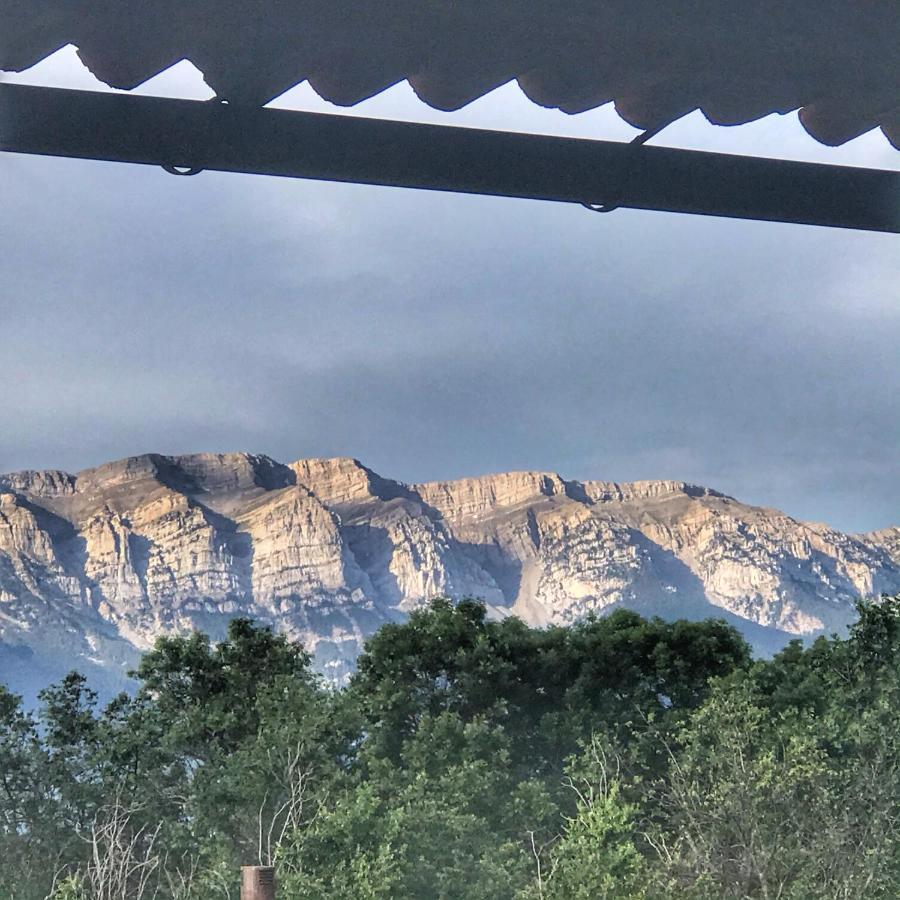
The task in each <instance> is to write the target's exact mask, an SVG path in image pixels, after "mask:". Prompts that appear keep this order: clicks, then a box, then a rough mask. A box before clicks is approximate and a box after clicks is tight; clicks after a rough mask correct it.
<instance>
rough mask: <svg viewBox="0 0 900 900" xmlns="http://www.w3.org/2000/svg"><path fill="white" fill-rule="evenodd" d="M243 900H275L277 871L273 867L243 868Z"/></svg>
mask: <svg viewBox="0 0 900 900" xmlns="http://www.w3.org/2000/svg"><path fill="white" fill-rule="evenodd" d="M241 900H275V869H274V868H273V867H272V866H243V867H242V868H241Z"/></svg>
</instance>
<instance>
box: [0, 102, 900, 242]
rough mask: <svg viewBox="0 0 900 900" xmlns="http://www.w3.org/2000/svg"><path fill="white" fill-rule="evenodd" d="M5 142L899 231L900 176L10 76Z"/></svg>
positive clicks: (65, 151)
mask: <svg viewBox="0 0 900 900" xmlns="http://www.w3.org/2000/svg"><path fill="white" fill-rule="evenodd" d="M0 150H6V151H11V152H18V153H36V154H44V155H49V156H66V157H77V158H81V159H99V160H110V161H115V162H128V163H142V164H147V165H157V166H158V165H168V166H185V167H189V168H202V169H212V170H218V171H223V172H246V173H256V174H260V175H282V176H291V177H298V178H315V179H324V180H329V181H346V182H357V183H362V184H379V185H393V186H397V187H406V188H424V189H428V190H440V191H459V192H464V193H472V194H492V195H497V196H504V197H523V198H531V199H535V200H556V201H565V202H589V203H599V204H607V205H610V204H611V205H618V206H625V207H632V208H634V209H654V210H665V211H670V212H681V213H696V214H700V215H711V216H728V217H733V218H742V219H762V220H768V221H775V222H795V223H803V224H809V225H827V226H835V227H842V228H859V229H866V230H871V231H888V232H895V233H896V232H900V173H897V172H890V171H881V170H874V169H861V168H851V167H846V166H830V165H818V164H813V163H800V162H787V161H784V160H773V159H761V158H756V157H744V156H731V155H725V154H720V153H701V152H697V151H692V150H674V149H669V148H665V147H648V146H641V145H632V144H621V143H612V142H607V141H590V140H578V139H573V138H558V137H546V136H542V135H532V134H515V133H510V132H499V131H481V130H477V129H471V128H458V127H449V126H439V125H418V124H410V123H406V122H390V121H383V120H378V119H363V118H354V117H350V116H332V115H322V114H318V113H305V112H288V111H284V110H272V109H252V108H244V107H237V106H229V105H226V104H221V103H202V102H198V101H192V100H167V99H162V98H157V97H138V96H131V95H125V94H105V93H97V92H90V91H69V90H59V89H55V88H37V87H26V86H23V85H12V84H0Z"/></svg>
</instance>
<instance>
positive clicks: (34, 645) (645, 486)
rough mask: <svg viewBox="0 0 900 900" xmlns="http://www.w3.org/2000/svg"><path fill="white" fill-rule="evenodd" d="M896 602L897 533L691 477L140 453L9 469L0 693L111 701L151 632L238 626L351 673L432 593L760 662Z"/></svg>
mask: <svg viewBox="0 0 900 900" xmlns="http://www.w3.org/2000/svg"><path fill="white" fill-rule="evenodd" d="M896 592H900V528H889V529H886V530H883V531H879V532H871V533H867V534H846V533H842V532H840V531H836V530H835V529H833V528H829V527H828V526H826V525H821V524H814V523H809V522H803V521H798V520H797V519H793V518H791V517H790V516H788V515H785V514H784V513H781V512H778V511H777V510H774V509H768V508H761V507H757V506H751V505H747V504H744V503H741V502H739V501H738V500H735V499H733V498H731V497H728V496H726V495H724V494H721V493H718V492H717V491H714V490H711V489H709V488H704V487H697V486H694V485H690V484H685V483H682V482H677V481H640V482H633V483H627V484H617V483H613V482H605V481H585V482H579V481H567V480H565V479H563V478H561V477H560V476H559V475H556V474H552V473H547V472H511V473H506V474H500V475H488V476H484V477H479V478H466V479H462V480H458V481H447V482H429V483H425V484H404V483H402V482H399V481H393V480H391V479H389V478H384V477H382V476H380V475H378V474H376V473H375V472H373V471H372V470H371V469H369V468H367V467H366V466H364V465H363V464H362V463H360V462H358V461H357V460H354V459H347V458H339V459H304V460H299V461H298V462H294V463H291V464H288V465H285V464H282V463H279V462H276V461H275V460H273V459H270V458H269V457H266V456H261V455H253V454H246V453H232V454H199V455H192V456H177V457H175V456H162V455H157V454H148V455H145V456H139V457H133V458H130V459H126V460H122V461H119V462H113V463H109V464H107V465H103V466H100V467H98V468H94V469H89V470H87V471H83V472H80V473H78V474H77V475H71V474H68V473H66V472H61V471H27V472H17V473H13V474H8V475H0V681H3V682H5V683H6V684H7V685H8V686H10V687H11V688H12V689H13V690H15V691H17V692H19V693H23V694H24V695H25V696H26V697H28V698H33V697H34V694H35V692H36V691H37V690H38V689H39V688H40V687H42V686H44V685H46V684H47V683H49V682H50V681H52V680H54V679H56V678H59V677H60V676H61V675H63V674H65V672H67V671H69V670H71V669H79V670H81V671H83V672H85V674H87V675H88V677H89V679H90V681H91V683H92V684H93V685H94V686H95V687H96V688H97V689H98V690H99V691H100V692H101V693H102V694H108V693H110V692H112V691H114V690H117V689H119V688H121V687H122V686H123V685H124V684H125V683H126V673H127V671H128V669H129V668H131V667H132V666H133V665H134V664H135V662H136V660H137V658H138V656H139V654H140V652H141V651H142V650H145V649H146V648H148V647H149V646H151V645H152V643H153V641H154V640H155V638H156V637H157V636H158V635H161V634H169V633H175V632H182V631H185V630H188V629H193V628H199V629H202V630H203V631H206V632H207V633H209V634H210V635H211V636H212V637H213V638H217V637H220V636H221V635H222V634H223V633H224V631H225V628H226V627H227V622H228V621H229V620H230V619H231V618H233V617H235V616H248V617H251V618H253V619H255V620H257V621H259V622H262V623H266V624H270V625H272V626H274V627H275V628H277V629H278V630H280V631H283V632H285V633H286V634H288V635H289V636H290V637H291V638H292V639H296V640H299V641H302V642H303V643H304V644H305V645H306V646H307V647H308V648H309V649H310V650H311V651H313V652H314V653H315V657H316V662H317V665H318V666H319V668H320V669H321V670H322V671H323V672H324V673H325V674H326V675H328V676H329V677H330V678H333V679H334V680H335V681H338V682H340V681H341V680H342V679H344V678H346V676H347V674H348V673H349V672H350V671H352V667H353V662H354V659H355V657H356V655H357V654H358V652H359V650H360V648H361V645H362V642H363V641H364V639H365V638H366V637H367V636H368V635H369V634H371V633H372V632H373V631H374V630H376V629H377V628H378V627H379V626H380V625H381V624H383V623H385V622H390V621H398V620H402V619H403V618H404V617H405V616H406V615H407V614H408V613H409V612H410V611H411V610H413V609H416V608H417V607H420V606H422V605H423V604H425V603H426V602H427V601H428V600H429V599H430V598H433V597H435V596H439V595H443V596H449V597H451V598H461V597H465V596H471V597H478V598H481V599H482V600H483V601H484V602H485V604H486V605H487V606H488V608H489V610H490V612H491V614H492V615H495V616H507V615H516V616H519V617H521V618H522V619H524V620H525V621H527V622H529V623H530V624H533V625H538V626H544V625H548V624H565V623H571V622H574V621H577V620H578V619H579V618H581V617H583V616H585V615H587V614H589V613H598V614H602V613H605V612H607V611H609V610H611V609H613V608H616V607H619V606H626V607H629V608H632V609H635V610H637V611H638V612H641V613H643V614H647V615H661V616H663V617H665V618H691V619H697V618H706V617H709V616H715V617H718V618H724V619H726V620H728V621H729V622H731V623H733V624H734V625H736V626H737V627H738V628H739V629H740V630H741V631H742V632H743V633H744V635H745V636H746V637H747V638H748V640H749V641H750V642H751V644H753V645H754V647H755V648H756V649H757V651H758V652H761V653H769V652H772V651H774V650H775V649H777V648H778V647H780V646H782V645H783V644H784V643H786V642H787V641H788V640H790V639H792V638H795V637H800V638H810V637H812V636H815V635H817V634H820V633H830V632H832V631H840V630H841V629H843V628H845V627H846V626H847V624H848V623H849V622H850V621H851V620H852V618H853V615H854V601H855V600H856V599H857V598H859V597H864V596H870V595H878V594H881V593H896Z"/></svg>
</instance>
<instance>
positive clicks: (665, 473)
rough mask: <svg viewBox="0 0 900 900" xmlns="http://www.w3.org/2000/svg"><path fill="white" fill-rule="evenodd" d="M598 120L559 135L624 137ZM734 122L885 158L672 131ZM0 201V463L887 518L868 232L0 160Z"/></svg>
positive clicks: (893, 510)
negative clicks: (622, 492) (513, 474)
mask: <svg viewBox="0 0 900 900" xmlns="http://www.w3.org/2000/svg"><path fill="white" fill-rule="evenodd" d="M306 99H307V100H308V99H309V98H308V97H306ZM285 102H287V100H286V101H285ZM410 104H411V101H409V100H408V98H406V97H405V95H404V94H402V92H401V93H399V94H394V95H392V96H386V97H383V98H376V100H375V101H372V105H371V106H370V107H369V108H368V109H367V111H368V113H369V114H372V115H376V114H382V115H397V116H399V115H402V114H407V115H410V116H412V115H415V114H417V113H418V111H419V108H418V107H413V106H411V105H410ZM490 113H496V115H497V116H499V117H500V121H501V124H508V123H509V124H515V123H518V127H520V128H522V129H523V130H528V129H530V128H534V129H535V130H537V129H539V128H546V127H550V125H553V124H555V123H558V122H560V121H561V120H559V119H549V118H547V117H545V115H544V113H543V112H541V111H533V110H532V109H531V108H530V107H529V106H528V105H527V104H526V103H525V102H524V101H523V100H517V99H516V98H515V97H514V96H513V95H512V94H510V93H509V91H508V90H507V89H504V90H503V92H498V96H496V97H491V98H486V100H485V102H484V103H483V104H482V105H481V106H480V107H479V108H478V109H475V110H474V111H472V112H471V113H467V115H468V116H469V119H468V120H466V119H464V121H467V122H469V123H479V124H487V122H485V121H481V122H479V121H478V120H479V117H481V118H482V119H491V115H490ZM607 116H608V112H603V113H602V114H598V117H597V118H596V119H591V118H590V117H584V118H582V119H578V120H569V123H570V126H569V127H571V128H572V129H576V130H579V133H584V132H588V131H590V129H591V128H592V127H594V126H598V127H599V125H602V127H604V128H607V129H612V128H614V127H615V128H619V129H620V130H621V129H623V128H624V126H622V125H621V123H619V124H618V125H615V124H614V123H613V124H611V123H610V121H609V119H608V118H604V117H607ZM423 117H430V118H433V119H440V116H439V115H438V114H431V113H429V114H428V116H423ZM495 118H496V116H495ZM548 123H550V124H549V125H548ZM598 123H599V125H598ZM741 133H743V134H745V135H746V136H747V137H746V143H747V144H748V146H747V147H746V151H747V152H760V153H761V152H766V149H767V148H768V149H769V152H770V153H772V154H773V155H774V154H776V153H777V152H778V151H780V150H783V149H785V148H787V150H789V151H791V152H796V151H797V149H798V148H808V149H809V152H810V155H811V156H814V157H815V158H829V159H836V160H837V159H842V160H843V161H848V162H855V163H866V162H867V161H868V164H870V165H887V164H889V163H892V162H893V160H894V157H893V156H891V155H890V154H891V153H892V152H893V151H889V150H886V149H885V147H884V146H882V143H883V142H882V143H878V142H877V141H876V139H875V138H874V137H873V136H868V137H866V138H863V139H860V141H858V142H854V145H851V146H850V147H848V148H846V149H845V150H844V151H841V152H842V153H843V157H840V156H837V157H836V156H834V155H829V154H830V151H826V150H825V149H824V148H818V147H815V148H813V147H811V146H810V142H809V141H808V139H806V138H805V137H803V136H802V135H801V134H800V132H799V126H797V125H796V123H793V125H792V124H791V123H790V122H789V121H776V122H770V123H761V124H757V125H755V126H747V130H746V131H742V130H741V129H736V130H734V131H732V132H728V131H727V130H716V129H713V128H712V127H711V126H707V125H704V124H703V123H700V122H696V121H693V122H689V123H687V124H682V125H679V126H676V127H675V129H674V133H673V137H672V143H679V142H680V143H681V144H682V145H688V144H691V143H692V142H693V143H697V142H700V141H701V140H708V142H709V143H710V145H711V146H715V147H716V148H717V149H718V148H722V147H723V145H724V144H727V142H729V141H730V142H732V144H735V145H739V144H740V143H741V137H740V135H741ZM728 146H731V145H728ZM0 196H2V198H3V207H2V210H0V232H2V233H0V238H2V240H0V279H2V280H0V329H2V337H0V346H2V365H0V421H2V422H3V423H4V427H3V431H2V432H0V469H4V470H6V469H12V468H19V467H44V466H58V467H64V468H69V469H77V468H80V467H84V466H88V465H92V464H96V463H98V462H101V461H103V460H105V459H109V458H114V457H117V456H123V455H127V454H131V453H138V452H143V451H146V450H160V451H173V452H174V451H178V452H187V451H195V450H207V449H214V450H218V449H222V450H226V449H251V450H258V451H261V452H268V453H271V454H273V455H275V456H277V457H279V458H282V459H288V458H294V457H299V456H304V455H330V454H351V455H355V456H359V457H361V458H363V459H364V460H365V461H366V462H368V463H369V464H370V465H372V466H373V467H375V468H376V469H378V470H380V471H383V472H384V473H385V474H388V475H393V476H396V477H401V478H406V479H408V480H419V479H426V478H440V477H454V476H457V475H464V474H474V473H478V472H484V471H495V470H502V469H516V468H541V469H556V470H560V471H562V472H563V473H564V474H566V475H569V476H572V477H583V478H588V477H595V478H615V479H631V478H657V477H659V478H663V477H666V478H668V477H671V478H683V479H686V480H692V481H697V482H700V483H708V484H711V485H712V486H715V487H717V488H719V489H722V490H725V491H727V492H729V493H733V494H735V495H737V496H740V497H741V498H742V499H746V500H749V501H752V502H759V503H765V504H769V505H774V506H779V507H782V508H784V509H786V510H787V511H788V512H790V513H792V514H795V515H798V516H802V517H806V518H814V519H824V520H828V521H831V522H832V523H833V524H835V525H838V526H841V527H845V528H850V529H864V528H874V527H879V526H884V525H887V524H889V523H892V522H900V478H898V475H900V464H898V462H897V456H896V448H897V446H898V444H900V408H898V407H900V401H898V398H900V369H898V366H897V365H896V359H897V349H896V348H897V347H898V346H900V315H898V309H900V291H898V284H900V278H898V276H900V266H898V255H897V253H896V244H895V241H894V239H893V238H889V237H885V236H880V235H867V234H855V233H850V232H839V231H829V230H826V229H814V228H802V227H792V226H780V225H769V224H763V223H748V222H731V221H717V220H711V219H702V218H691V217H680V216H673V215H662V214H654V213H640V212H630V211H625V210H622V211H619V212H617V213H615V214H614V215H610V216H598V215H593V214H591V213H588V212H586V211H585V210H582V209H581V208H579V207H574V206H571V207H569V206H553V205H544V204H539V203H528V202H524V201H504V200H495V199H489V198H473V197H461V196H450V195H443V194H426V193H416V192H407V191H395V190H389V189H379V188H365V187H359V186H353V185H328V184H315V183H304V182H290V181H280V180H267V179H255V178H246V177H240V176H228V175H217V174H204V175H203V176H201V177H199V178H194V179H175V178H171V177H170V176H167V175H165V174H164V173H162V172H160V171H157V170H153V169H147V168H140V167H128V166H111V165H105V164H99V163H86V162H75V161H62V160H44V159H27V158H24V157H23V158H18V157H13V156H5V157H2V158H0Z"/></svg>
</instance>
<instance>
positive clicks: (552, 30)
mask: <svg viewBox="0 0 900 900" xmlns="http://www.w3.org/2000/svg"><path fill="white" fill-rule="evenodd" d="M0 21H2V22H3V29H4V30H3V31H2V32H0V69H6V70H15V71H21V70H23V69H26V68H28V67H30V66H32V65H34V64H35V63H36V62H38V61H39V60H40V59H42V58H44V57H46V56H47V55H49V54H50V53H52V52H54V51H55V50H57V49H59V48H60V47H61V46H63V45H66V44H69V43H72V44H75V45H76V46H77V47H78V49H79V54H80V55H81V57H82V59H83V60H84V62H85V63H86V64H87V65H88V67H89V68H90V69H91V70H92V71H93V72H94V73H95V75H97V76H98V77H99V78H100V79H102V80H103V81H105V82H106V83H107V84H109V85H111V86H114V87H119V88H123V89H126V90H127V89H131V88H134V87H136V86H137V85H139V84H141V83H143V82H144V81H146V80H147V79H149V78H150V77H152V76H153V75H155V74H157V73H158V72H160V71H162V70H164V69H166V68H168V67H169V66H170V65H172V64H174V63H175V62H177V61H179V60H181V59H189V60H191V61H192V62H193V63H194V64H195V65H196V66H197V67H198V68H199V69H200V70H201V71H202V72H203V74H204V77H205V79H206V81H207V82H208V83H209V84H210V86H211V87H212V88H213V90H214V91H215V92H216V94H217V97H218V99H219V100H220V101H227V104H226V103H225V102H220V103H213V104H202V103H197V102H191V101H173V100H161V99H155V98H141V97H128V96H121V95H104V94H96V93H94V94H92V93H84V92H78V91H59V90H50V89H46V88H25V87H21V86H15V85H9V84H8V85H2V84H0V150H7V151H18V152H25V153H41V154H48V155H56V156H69V157H84V158H91V159H106V160H116V161H122V162H135V163H146V164H152V165H162V166H168V167H173V166H176V165H183V166H186V167H188V168H190V169H199V168H205V169H220V170H225V171H235V172H254V173H264V174H277V175H289V176H297V177H305V178H324V179H333V180H338V181H357V182H363V183H370V184H386V185H399V186H405V187H417V188H428V189H436V190H450V191H465V192H473V193H485V194H496V195H502V196H514V197H529V198H536V199H546V200H562V201H570V202H582V203H586V204H593V205H596V206H599V207H600V208H601V209H610V208H613V207H617V206H628V207H634V208H641V209H658V210H671V211H679V212H690V213H700V214H707V215H720V216H735V217H742V218H754V219H766V220H773V221H784V222H802V223H808V224H819V225H831V226H840V227H847V228H863V229H871V230H877V231H894V232H896V231H900V175H898V174H897V173H892V172H885V171H873V170H866V169H856V168H846V167H839V166H822V165H810V164H804V163H791V162H783V161H777V160H768V159H757V158H748V157H738V156H725V155H722V154H712V153H697V152H690V151H682V150H673V149H667V148H659V147H648V146H639V145H622V144H613V143H607V142H599V141H581V140H571V139H562V138H551V137H539V136H536V135H514V134H508V133H499V132H490V131H476V130H472V129H462V128H448V127H437V126H425V125H407V124H402V123H396V122H380V121H374V120H368V119H349V118H347V117H333V116H320V115H312V114H308V113H289V112H281V111H273V110H263V109H261V107H262V106H263V105H264V104H265V103H267V102H268V101H269V100H271V99H272V98H274V97H276V96H278V95H279V94H281V93H283V92H284V91H285V90H287V89H288V88H290V87H292V86H293V85H295V84H298V83H300V82H301V81H308V82H309V83H310V84H311V85H312V86H313V87H314V88H315V90H316V91H318V93H319V94H320V95H321V96H323V97H325V98H326V99H328V100H331V101H332V102H335V103H339V104H343V105H348V106H352V105H354V104H356V103H358V102H360V101H362V100H364V99H366V98H367V97H370V96H372V95H373V94H376V93H378V92H379V91H381V90H384V89H385V88H387V87H389V86H390V85H392V84H396V83H397V82H399V81H402V80H404V79H405V80H407V81H409V83H410V84H411V85H412V87H413V88H414V90H415V91H416V93H417V94H418V96H419V97H420V98H422V100H424V101H425V102H426V103H428V104H430V105H431V106H434V107H437V108H440V109H457V108H459V107H461V106H463V105H465V104H466V103H468V102H470V101H471V100H473V99H475V98H476V97H479V96H481V95H483V94H485V93H487V92H489V91H490V90H493V89H494V88H495V87H497V86H499V85H501V84H503V83H506V82H508V81H510V80H512V79H515V80H517V81H518V83H519V85H520V87H521V88H522V90H523V91H524V92H525V94H526V95H527V96H528V97H530V98H531V99H532V100H533V101H534V102H536V103H539V104H542V105H545V106H551V107H556V108H559V109H562V110H564V111H566V112H569V113H577V112H581V111H584V110H587V109H591V108H593V107H596V106H600V105H602V104H604V103H607V102H614V103H615V105H616V109H617V110H618V112H619V113H620V114H621V115H622V116H623V117H624V118H625V119H626V120H627V121H629V122H631V123H632V124H634V125H636V126H637V127H640V128H643V129H646V130H647V131H648V132H655V131H657V130H659V129H660V128H662V127H664V126H665V125H666V124H668V123H669V122H672V121H674V120H675V119H677V118H679V117H681V116H682V115H684V114H686V113H688V112H690V111H692V110H696V109H701V110H702V111H703V112H704V113H705V115H706V116H707V118H708V119H710V121H712V122H714V123H717V124H740V123H744V122H748V121H751V120H753V119H755V118H759V117H761V116H764V115H768V114H770V113H773V112H781V113H785V112H790V111H792V110H797V109H799V110H800V117H801V121H802V122H803V124H804V126H805V127H806V129H807V131H809V132H810V134H812V135H813V136H814V137H815V138H816V139H817V140H819V141H821V142H823V143H829V144H839V143H843V142H845V141H847V140H849V139H851V138H853V137H856V136H858V135H859V134H862V133H863V132H865V131H869V130H871V129H873V128H879V127H880V128H881V129H882V131H883V133H884V135H885V136H886V137H887V139H888V140H890V141H891V142H893V143H894V144H895V145H897V144H898V142H900V54H897V52H896V48H897V46H900V15H898V6H897V0H866V2H860V3H850V2H847V0H793V2H791V3H784V0H757V2H754V3H748V2H746V0H683V2H679V3H677V4H674V3H672V2H670V0H642V2H634V0H569V2H560V0H454V2H452V3H448V2H446V0H390V2H386V0H346V2H335V0H291V2H288V0H261V2H258V3H246V2H242V0H194V2H190V3H186V2H184V0H159V2H155V3H147V2H137V0H32V2H28V3H23V2H21V0H0Z"/></svg>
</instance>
